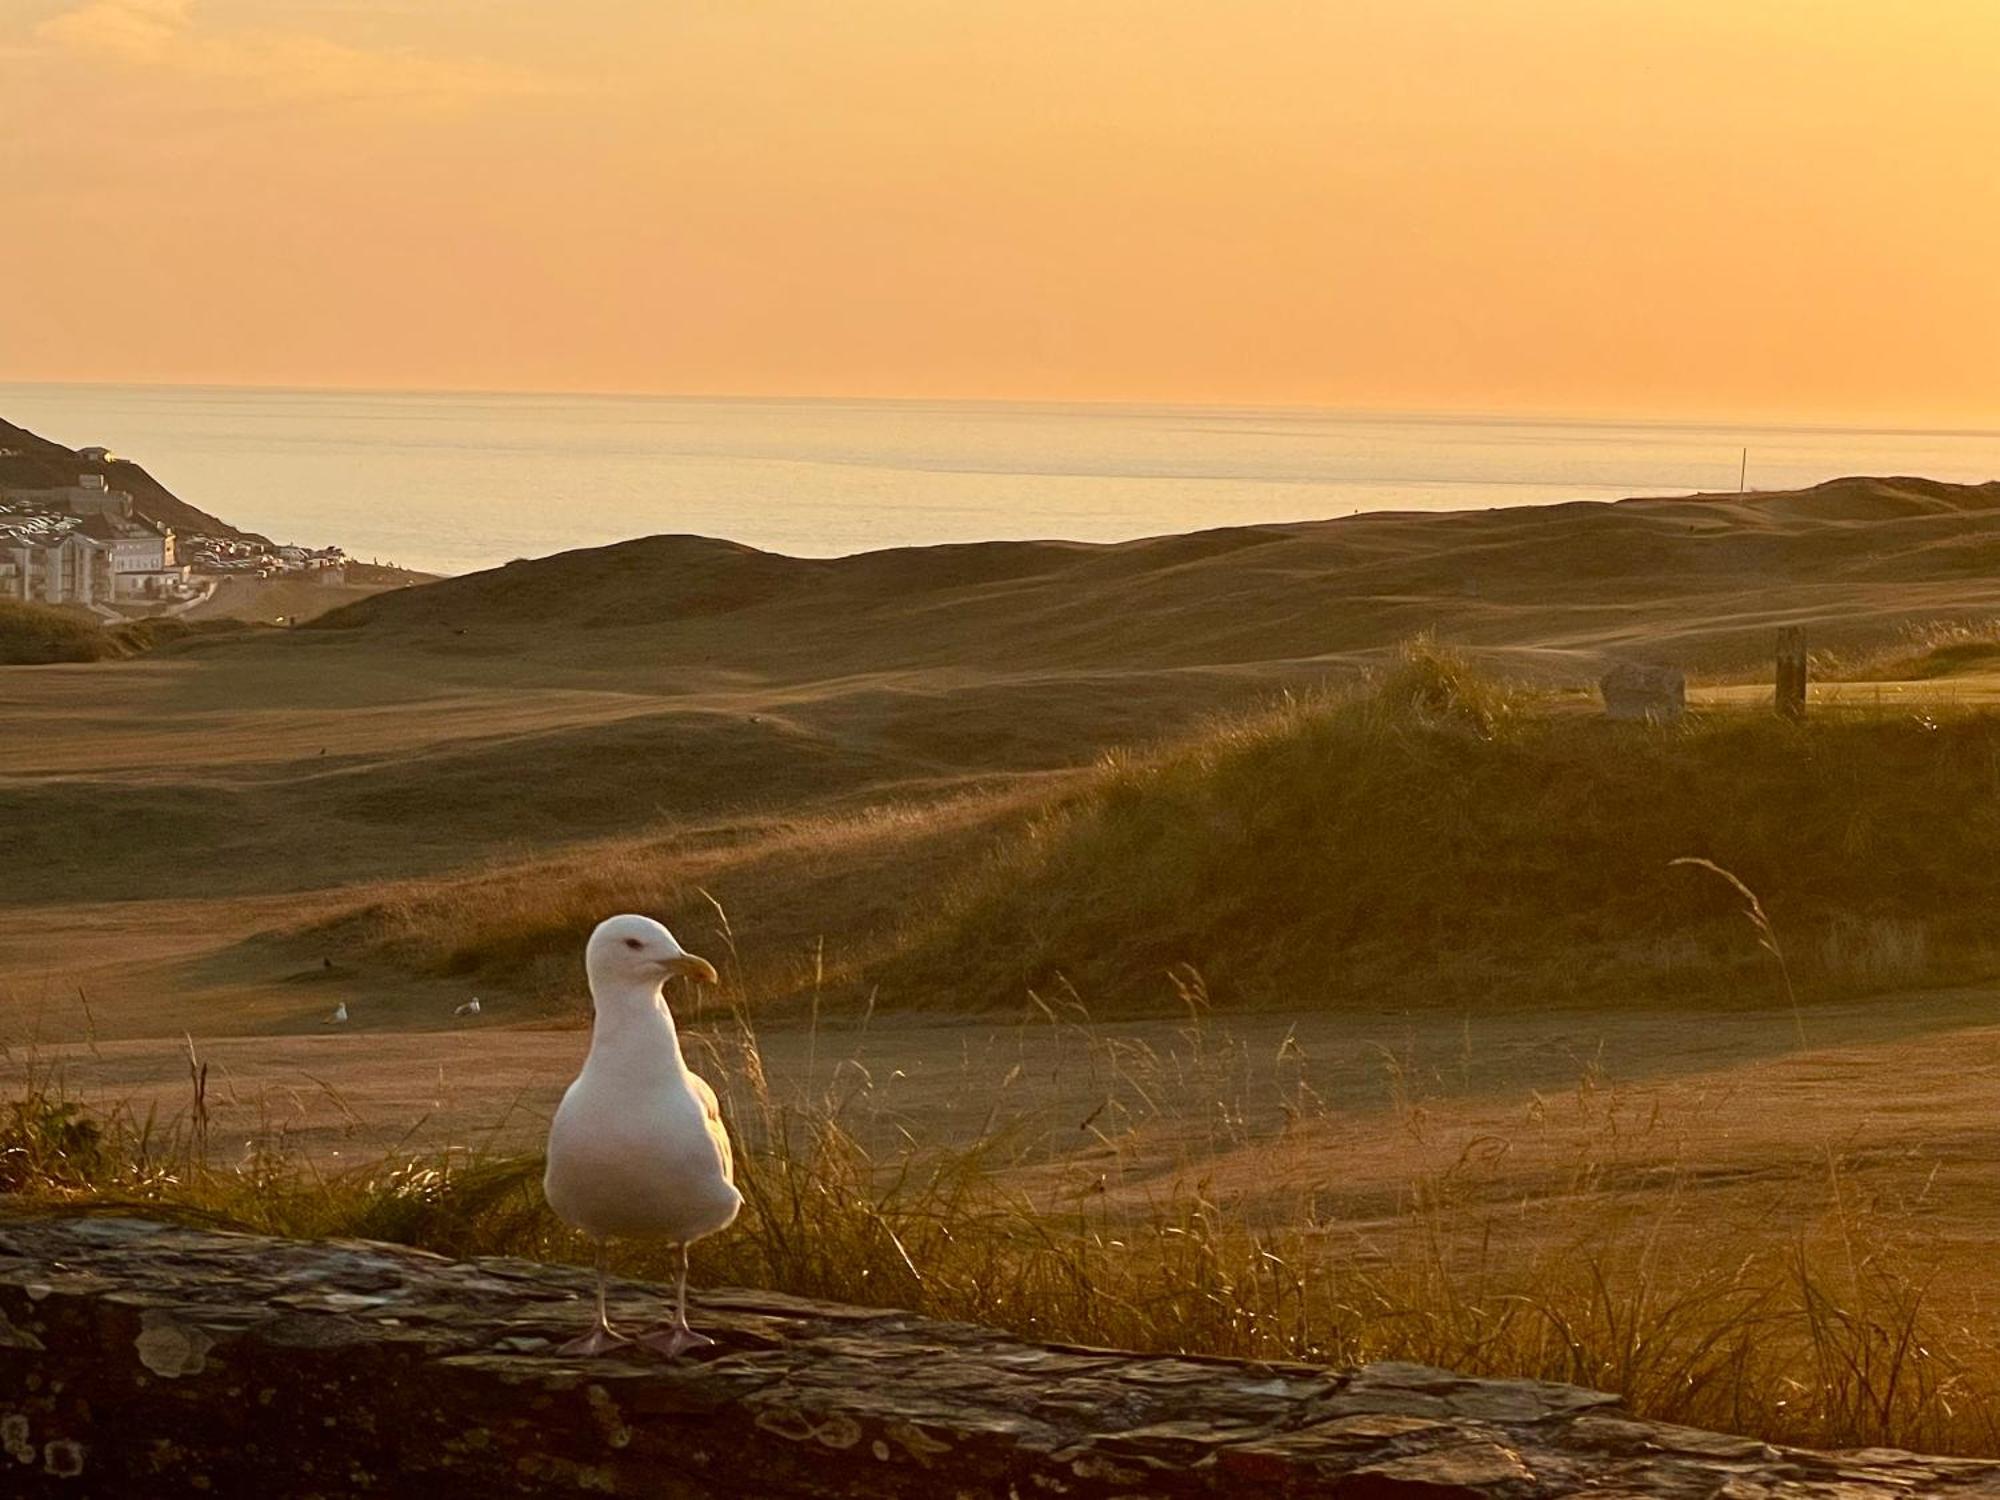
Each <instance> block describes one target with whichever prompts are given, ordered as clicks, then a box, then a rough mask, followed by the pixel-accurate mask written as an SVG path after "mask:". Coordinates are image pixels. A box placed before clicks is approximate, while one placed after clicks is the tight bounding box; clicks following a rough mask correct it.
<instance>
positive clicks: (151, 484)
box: [0, 420, 269, 542]
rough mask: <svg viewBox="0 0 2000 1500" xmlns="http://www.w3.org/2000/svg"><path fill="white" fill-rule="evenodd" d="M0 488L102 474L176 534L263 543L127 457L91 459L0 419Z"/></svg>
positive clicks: (60, 483) (142, 511) (38, 485)
mask: <svg viewBox="0 0 2000 1500" xmlns="http://www.w3.org/2000/svg"><path fill="white" fill-rule="evenodd" d="M0 450H5V451H4V452H0V489H10V488H16V487H18V488H21V489H54V488H57V487H59V486H63V485H71V484H75V483H76V480H77V476H78V475H80V474H102V475H103V476H104V479H105V483H106V484H107V485H108V486H109V487H110V488H112V489H114V490H124V491H125V492H126V493H128V494H129V495H131V497H132V505H133V508H134V509H135V510H137V511H138V512H139V514H140V515H142V516H146V517H149V518H150V519H152V520H155V521H159V522H162V523H163V524H165V525H168V526H171V527H173V528H174V529H175V530H176V531H181V532H203V533H206V534H207V535H209V536H222V537H236V538H241V539H244V540H248V541H265V542H267V541H268V540H269V538H267V537H260V536H258V535H256V534H255V533H254V532H248V531H241V530H238V529H237V528H236V527H234V526H231V525H230V524H229V523H228V522H227V521H224V520H222V519H221V518H220V517H218V516H212V515H210V514H209V513H208V512H207V511H205V510H200V509H197V508H196V507H195V506H192V505H189V504H188V503H187V502H186V501H185V500H183V499H181V498H180V497H179V496H178V495H176V494H174V493H173V492H172V491H171V490H169V489H168V488H167V487H166V486H165V485H163V484H161V483H160V482H159V481H158V480H157V479H155V478H153V476H152V475H150V474H148V473H147V472H146V471H145V470H144V469H142V468H140V467H139V465H137V464H135V463H133V462H131V461H130V460H129V459H122V458H113V459H111V460H110V461H109V462H102V463H100V462H97V461H95V460H92V459H86V458H83V457H82V456H80V455H79V454H78V453H76V452H75V450H73V449H70V448H65V447H63V446H62V444H60V443H52V442H50V441H49V440H48V439H47V438H44V437H37V436H36V435H35V434H34V433H32V432H30V431H28V430H27V429H26V428H25V427H16V426H15V425H14V424H13V423H12V422H8V421H5V420H0Z"/></svg>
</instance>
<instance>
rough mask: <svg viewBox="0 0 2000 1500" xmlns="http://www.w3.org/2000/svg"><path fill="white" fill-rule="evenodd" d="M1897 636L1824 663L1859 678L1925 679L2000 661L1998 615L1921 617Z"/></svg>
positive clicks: (1979, 669)
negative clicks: (1892, 641)
mask: <svg viewBox="0 0 2000 1500" xmlns="http://www.w3.org/2000/svg"><path fill="white" fill-rule="evenodd" d="M1900 637H1901V638H1900V639H1899V640H1898V641H1897V642H1896V643H1895V644H1894V645H1891V646H1889V647H1886V648H1884V649H1881V650H1878V651H1875V652H1872V653H1870V654H1868V655H1866V656H1863V657H1860V658H1858V659H1856V660H1853V661H1839V660H1835V661H1830V662H1829V663H1827V665H1828V667H1829V669H1830V670H1831V671H1833V672H1834V673H1835V674H1836V675H1839V676H1842V677H1848V678H1852V679H1854V680H1855V681H1858V682H1929V681H1933V680H1935V679H1937V678H1940V677H1953V676H1957V675H1959V674H1961V673H1965V672H1990V671H1992V670H1993V669H1994V668H1995V667H2000V619H1973V620H1925V621H1920V622H1915V623H1912V624H1909V625H1906V626H1904V627H1903V629H1902V631H1901V632H1900Z"/></svg>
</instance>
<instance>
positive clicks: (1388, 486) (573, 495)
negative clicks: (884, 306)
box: [0, 385, 2000, 573]
mask: <svg viewBox="0 0 2000 1500" xmlns="http://www.w3.org/2000/svg"><path fill="white" fill-rule="evenodd" d="M0 416H4V417H6V418H7V419H8V420H10V421H13V422H17V423H19V424H21V425H22V426H25V427H28V428H31V429H33V430H34V431H36V432H39V433H41V434H42V435H43V436H45V437H49V438H53V439H55V440H56V441H57V442H60V443H64V444H67V445H68V446H70V447H81V446H84V445H87V444H102V445H104V446H106V447H109V448H110V449H112V450H113V451H114V452H116V453H119V454H122V455H124V456H126V457H129V458H134V459H137V460H138V461H139V462H141V463H143V464H145V465H146V467H147V468H148V469H150V470H151V471H152V472H153V473H154V474H155V475H156V476H158V477H159V479H161V480H162V481H163V482H164V483H165V484H166V485H167V486H168V487H169V488H170V489H172V490H173V491H174V492H175V493H177V494H179V495H180V496H181V497H182V498H183V499H186V500H188V501H190V502H191V503H193V504H195V505H199V506H201V507H202V508H203V509H205V510H208V511H211V512H214V513H215V514H217V515H220V516H223V517H225V518H227V519H228V520H230V521H233V522H234V523H236V524H237V525H239V526H243V527H246V528H248V529H249V530H252V531H260V532H263V533H265V534H267V535H270V536H272V537H275V538H277V539H279V540H282V541H298V542H307V543H316V544H317V543H326V542H337V543H339V544H340V545H342V546H344V547H346V548H347V549H348V551H349V552H351V553H353V554H355V555H357V556H360V557H376V558H380V559H381V560H383V561H385V562H388V561H393V562H398V563H401V564H403V565H404V566H406V567H414V568H424V569H429V570H434V571H438V572H453V573H455V572H463V571H465V570H468V569H472V568H481V567H488V566H491V565H493V564H496V563H502V562H505V561H507V560H508V559H510V558H514V557H530V556H535V555H538V554H541V553H547V552H556V551H560V550H562V549H564V548H567V547H580V546H592V545H596V544H598V543H602V542H610V541H616V540H619V539H621V538H624V537H631V536H640V535H645V534H647V533H652V532H663V531H681V532H701V533H705V534H708V535H711V536H724V537H730V538H733V539H735V540H737V541H742V542H747V543H749V544H751V545H752V546H756V547H763V548H768V549H771V550H774V551H779V552H790V553H795V554H801V555H821V556H825V555H833V554H838V553H845V552H856V551H862V550H865V549H868V548H874V547H894V546H903V545H909V544H914V543H925V542H950V541H974V540H980V539H985V538H997V537H1066V538H1074V539H1078V540H1088V541H1111V540H1119V539H1123V538H1128V537H1136V536H1148V535H1155V534H1158V533H1162V532H1173V531H1187V530H1190V529H1194V528H1198V527H1205V526H1224V525H1233V524H1239V523H1244V522H1254V521H1292V520H1300V519H1304V518H1308V517H1323V516H1341V515H1347V514H1350V513H1351V512H1354V511H1357V510H1442V509H1467V508H1478V507H1485V506H1500V505H1530V504H1536V503H1540V502H1544V501H1551V500H1575V499H1615V498H1618V497H1620V496H1624V495H1643V494H1675V493H1682V492H1686V491H1691V490H1704V489H1707V490H1722V489H1734V488H1735V487H1736V482H1737V470H1738V464H1739V461H1740V458H1741V453H1742V450H1743V449H1744V448H1746V447H1747V448H1748V449H1749V450H1750V467H1749V479H1750V484H1751V486H1752V487H1753V488H1765V489H1782V488H1789V487H1792V486H1795V485H1801V484H1810V483H1813V482H1816V481H1818V480H1822V479H1830V478H1833V477H1835V476H1837V475H1841V474H1857V473H1865V474H1926V475H1929V476H1931V477H1933V478H1938V479H1957V480H1983V479H1990V478H1994V477H2000V433H1995V432H1897V431H1841V430H1834V429H1824V428H1800V427H1785V428H1774V427H1703V426H1689V425H1668V424H1654V423H1614V422H1567V421H1540V420H1537V421H1524V420H1520V419H1517V418H1498V417H1468V416H1445V415H1426V414H1411V415H1380V414H1356V413H1342V412H1326V411H1308V410H1251V409H1244V408H1196V407H1116V406H1031V405H975V404H963V403H942V402H888V401H865V402H864V401H753V400H689V399H681V398H667V397H632V396H493V395H452V394H400V393H399V394H371V393H354V392H337V393H336V392H320V391H310V392H308V391H278V390H223V389H211V388H196V387H120V386H55V385H27V386H22V385H0Z"/></svg>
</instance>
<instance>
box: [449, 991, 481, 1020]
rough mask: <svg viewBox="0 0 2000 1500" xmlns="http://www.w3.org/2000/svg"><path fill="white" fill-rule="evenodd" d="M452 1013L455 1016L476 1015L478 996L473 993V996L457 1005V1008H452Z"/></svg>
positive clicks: (477, 1012)
mask: <svg viewBox="0 0 2000 1500" xmlns="http://www.w3.org/2000/svg"><path fill="white" fill-rule="evenodd" d="M452 1014H453V1015H455V1016H476V1015H478V1014H479V997H478V996H477V995H474V996H473V997H472V998H471V999H470V1000H468V1001H466V1002H465V1004H463V1005H461V1006H459V1007H458V1009H457V1010H454V1011H453V1012H452Z"/></svg>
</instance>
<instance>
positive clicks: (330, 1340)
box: [0, 1217, 2000, 1500]
mask: <svg viewBox="0 0 2000 1500" xmlns="http://www.w3.org/2000/svg"><path fill="white" fill-rule="evenodd" d="M589 1285H590V1283H589V1278H588V1276H587V1275H586V1274H584V1273H581V1272H578V1271H575V1270H571V1269H568V1268H562V1267H549V1266H540V1265H531V1264H527V1263H524V1262H520V1261H509V1260H482V1261H474V1262H469V1263H461V1262H453V1261H447V1260H442V1259H439V1258H437V1257H435V1256H429V1255H424V1254H421V1253H419V1252H416V1251H411V1250H405V1249H401V1248H397V1247H394V1246H387V1245H377V1244H368V1243H359V1242H336V1243H299V1242H293V1241H286V1240H272V1239H262V1238H256V1237H252V1236H246V1235H235V1234H220V1233H212V1232H204V1231H198V1230H191V1229H185V1228H174V1227H168V1226H165V1225H160V1224H155V1223H150V1222H147V1221H143V1220H139V1219H116V1218H103V1217H76V1218H18V1217H17V1218H6V1219H0V1495H7V1496H16V1495H18V1496H38V1495H71V1496H73V1495H101V1496H116V1497H126V1496H134V1497H138V1496H143V1497H153V1496H171V1495H183V1494H206V1495H211V1496H217V1495H220V1496H228V1495H255V1496H260V1497H264V1496H269V1497H279V1496H288V1497H289V1496H300V1497H307V1496H336V1495H368V1494H382V1495H417V1496H421V1497H424V1500H453V1497H459V1496H468V1497H480V1500H491V1497H495V1496H502V1495H528V1494H532V1495H646V1496H660V1497H669V1500H682V1497H698V1496H710V1495H744V1496H758V1497H781V1496H836V1495H838V1496H885V1497H910V1500H917V1497H922V1500H956V1497H981V1496H989V1495H991V1496H1010V1497H1020V1500H1029V1497H1038V1496H1067V1497H1076V1500H1085V1497H1111V1496H1119V1497H1128V1500H1138V1497H1144V1496H1161V1497H1166V1496H1195V1495H1201V1496H1210V1495H1257V1496H1285V1497H1292V1496H1308V1495H1310V1496H1322V1495H1323V1496H1345V1497H1374V1500H1484V1497H1508V1500H1527V1497H1534V1496H1559V1495H1562V1496H1568V1495H1588V1496H1592V1497H1595V1500H1618V1497H1625V1500H1634V1497H1640V1496H1648V1497H1688V1500H1694V1497H1701V1500H1723V1497H1727V1500H1808V1497H1814V1500H1834V1497H1838V1500H1873V1497H1884V1500H1886V1497H1891V1496H1893V1497H1897V1500H1915V1497H1933V1496H1935V1497H1970V1496H1975V1495H1978V1496H1992V1497H2000V1464H1995V1463H1971V1462H1964V1461H1951V1460H1942V1459H1925V1458H1919V1457H1914V1456H1912V1455H1909V1454H1904V1453H1889V1452H1867V1453H1857V1454H1848V1455H1828V1454H1818V1453H1808V1452H1800V1451H1795V1450H1788V1449H1780V1448H1773V1447H1770V1446H1767V1445H1765V1444H1762V1443H1756V1442H1751V1441H1747V1440H1745V1439H1741V1438H1730V1437H1719V1436H1716V1435H1713V1434H1709V1433H1702V1432H1693V1431H1688V1430H1684V1429H1679V1428H1672V1427H1664V1426H1660V1425H1658V1424H1654V1423H1648V1422H1639V1421H1635V1420H1633V1419H1632V1418H1630V1417H1628V1416H1626V1415H1625V1414H1623V1413H1622V1412H1620V1411H1619V1409H1618V1407H1617V1405H1616V1403H1615V1402H1614V1401H1613V1400H1612V1399H1611V1398H1609V1397H1607V1396H1603V1395H1598V1394H1595V1393H1593V1392H1590V1391H1583V1390H1576V1389H1573V1388H1570V1387H1567V1386H1555V1385H1541V1384H1535V1383H1530V1382H1521V1381H1481V1380H1466V1379H1461V1378H1459V1377H1457V1376H1454V1375H1450V1374H1446V1373H1444V1372H1442V1371H1438V1370H1429V1369H1423V1368H1420V1367H1418V1366H1413V1365H1371V1366H1368V1367H1366V1368H1363V1369H1360V1370H1354V1371H1345V1372H1343V1371H1333V1370H1323V1369H1318V1368H1315V1367H1311V1366H1304V1365H1262V1364H1251V1363H1244V1362H1238V1361H1231V1360H1208V1359H1168V1358H1143V1357H1139V1356H1134V1355H1129V1354H1118V1353H1113V1352H1108V1351H1105V1350H1098V1349H1075V1348H1062V1347H1052V1346H1047V1345H1038V1344H1027V1343H1022V1342H1019V1341H1018V1340H1015V1339H1012V1338H1008V1337H1005V1336H1003V1335H1001V1334H997V1333H994V1332H991V1331H990V1330H986V1329H980V1328H973V1327H967V1326H964V1325H960V1324H949V1323H937V1322H931V1321H927V1320H925V1319H922V1318H916V1317H911V1316H909V1315H907V1314H904V1313H897V1312H883V1311H876V1310H870V1309H862V1308H853V1307H837V1306H829V1305H823V1304H818V1303H811V1302H803V1301H798V1300H795V1299H792V1298H787V1297H782V1296H776V1295H773V1294H770V1293H764V1292H740V1291H717V1292H708V1293H705V1294H701V1295H700V1296H699V1297H698V1299H697V1303H696V1313H695V1318H696V1323H697V1326H698V1327H700V1328H702V1329H703V1330H704V1331H706V1332H708V1333H710V1334H712V1335H714V1336H715V1338H716V1339H717V1341H718V1342H717V1344H716V1346H715V1347H714V1348H712V1349H707V1350H703V1351H702V1352H701V1354H700V1355H699V1356H695V1357H690V1358H686V1359H683V1360H681V1361H678V1362H670V1361H667V1360H664V1359H661V1358H658V1357H655V1356H646V1357H643V1358H630V1359H627V1358H604V1359H598V1360H571V1359H563V1358H559V1357H557V1356H555V1355H553V1354H552V1353H551V1352H550V1350H551V1348H552V1346H553V1345H554V1344H555V1343H558V1342H560V1341H561V1340H563V1339H565V1338H568V1337H570V1336H572V1335H574V1334H576V1333H578V1332H580V1331H582V1329H583V1328H584V1327H585V1326H586V1325H587V1323H588V1321H589V1317H590V1311H589V1300H588V1299H589ZM666 1308H667V1302H666V1299H665V1298H664V1297H663V1296H662V1295H661V1293H660V1291H659V1289H658V1288H655V1287H652V1286H647V1285H641V1284H635V1283H621V1284H619V1285H618V1287H617V1289H616V1304H615V1307H614V1311H613V1319H614V1321H616V1322H621V1323H624V1324H630V1325H643V1324H646V1323H649V1322H654V1321H659V1320H662V1319H664V1317H665V1314H666Z"/></svg>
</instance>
